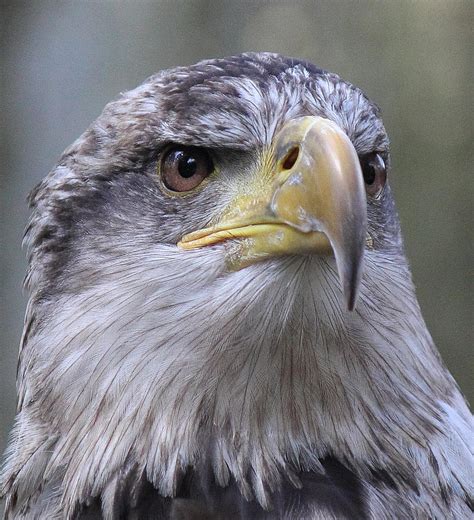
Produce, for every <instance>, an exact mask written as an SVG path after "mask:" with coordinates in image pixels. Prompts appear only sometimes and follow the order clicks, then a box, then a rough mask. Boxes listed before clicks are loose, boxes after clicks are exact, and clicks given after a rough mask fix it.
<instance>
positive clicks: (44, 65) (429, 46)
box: [0, 0, 474, 451]
mask: <svg viewBox="0 0 474 520" xmlns="http://www.w3.org/2000/svg"><path fill="white" fill-rule="evenodd" d="M473 6H474V2H472V1H469V0H467V1H464V2H463V1H448V0H442V1H435V0H431V1H418V2H416V1H413V2H410V1H398V0H392V1H385V2H384V1H367V0H366V1H363V0H359V1H355V0H354V1H336V0H327V1H312V2H304V1H292V2H290V1H288V2H278V1H262V2H256V1H253V2H250V1H235V0H234V1H222V0H221V1H205V0H200V1H184V0H174V1H171V0H170V1H140V0H135V1H128V2H127V1H113V0H108V1H101V2H90V1H81V0H76V1H48V0H41V1H35V0H30V1H27V2H22V1H21V0H16V1H10V2H8V1H7V2H6V3H5V2H2V7H1V13H0V20H1V21H0V24H1V58H2V63H1V88H2V92H1V97H0V103H1V121H2V123H3V124H2V139H1V145H0V146H1V150H0V152H1V161H0V168H1V170H2V171H1V189H0V200H1V221H0V226H1V235H0V237H1V247H0V254H1V259H0V265H1V276H2V278H1V290H2V294H1V325H0V326H1V335H0V356H1V357H0V392H1V396H0V451H3V448H4V446H5V443H6V436H7V432H8V430H9V429H10V427H11V424H12V419H13V415H14V409H15V370H16V357H17V351H18V342H19V339H20V335H21V329H22V320H23V312H24V307H25V303H26V298H25V296H24V295H23V294H22V291H21V284H22V277H23V273H24V270H25V261H24V252H23V251H22V250H21V246H20V244H21V238H22V230H23V227H24V225H25V221H26V219H27V215H28V210H27V207H26V203H25V197H26V195H27V193H28V192H29V191H30V190H31V188H32V187H33V186H34V185H35V184H36V183H37V182H38V181H39V180H40V179H41V178H42V177H43V176H44V175H45V174H46V173H47V172H48V171H49V169H50V168H51V167H52V166H53V165H54V163H55V161H56V160H57V158H58V156H59V155H60V153H61V152H62V150H63V149H64V148H65V147H66V146H68V145H69V144H70V143H71V142H72V141H73V140H74V139H75V138H76V137H78V136H79V135H80V134H81V133H82V132H83V131H84V130H85V128H86V127H87V126H88V125H89V123H90V122H91V121H92V120H93V119H94V118H95V117H96V116H97V115H98V114H99V113H100V111H101V110H102V108H103V106H104V105H105V103H106V102H107V101H109V100H110V99H112V98H114V97H116V96H117V94H118V93H119V92H121V91H124V90H128V89H131V88H133V87H135V86H136V85H137V84H139V83H141V82H142V81H143V80H144V79H145V78H146V77H147V76H149V75H151V74H152V73H154V72H156V71H157V70H159V69H161V68H165V67H171V66H174V65H186V64H191V63H193V62H195V61H197V60H199V59H202V58H209V57H215V56H225V55H230V54H235V53H239V52H242V51H247V50H256V51H257V50H268V51H276V52H280V53H284V54H287V55H291V56H296V57H300V58H305V59H308V60H310V61H312V62H313V63H315V64H317V65H319V66H320V67H323V68H326V69H329V70H332V71H334V72H337V73H339V74H340V75H341V76H342V77H343V78H345V79H347V80H349V81H351V82H352V83H355V84H356V85H358V86H360V87H362V88H363V89H364V90H365V91H366V92H367V94H368V95H369V96H370V97H371V98H372V99H373V100H375V101H376V103H377V104H378V105H379V106H380V107H381V108H382V112H383V114H384V120H385V125H386V127H387V129H388V132H389V135H390V137H391V141H392V155H393V174H392V179H391V182H392V185H393V186H394V189H395V194H396V198H397V201H398V209H399V212H400V216H401V220H402V226H403V230H404V235H405V243H406V249H407V253H408V257H409V259H410V260H411V265H412V268H413V274H414V279H415V283H416V285H417V288H418V297H419V300H420V303H421V306H422V309H423V311H424V316H425V318H426V321H427V323H428V326H429V328H430V330H431V333H432V335H433V337H434V339H435V342H436V344H437V345H438V347H439V349H440V350H441V353H442V356H443V358H444V360H445V362H446V364H447V365H448V367H449V368H450V370H451V371H452V372H453V374H454V376H455V377H456V379H457V380H458V381H459V383H460V385H461V387H462V389H463V391H464V393H465V394H466V396H467V397H468V398H470V399H471V400H472V398H473V397H474V385H473V381H472V373H473V368H474V367H473V353H472V348H471V346H472V325H471V318H472V314H473V313H472V310H473V308H472V298H471V285H470V284H471V281H470V277H469V275H470V273H469V267H470V260H471V252H472V250H471V235H470V224H471V222H472V191H471V177H472V168H471V161H472V148H471V143H472V137H473V136H472V109H473V107H472V76H471V71H472V21H473V16H472V15H473Z"/></svg>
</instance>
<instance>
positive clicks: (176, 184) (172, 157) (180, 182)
mask: <svg viewBox="0 0 474 520" xmlns="http://www.w3.org/2000/svg"><path fill="white" fill-rule="evenodd" d="M213 170H214V165H213V164H212V160H211V157H210V156H209V153H208V152H207V151H206V150H204V149H202V148H197V147H194V146H175V147H173V148H170V149H169V150H168V151H167V152H166V153H165V155H164V156H163V159H162V160H161V168H160V171H161V178H162V180H163V184H164V185H165V186H166V187H167V188H168V189H169V190H171V191H177V192H184V191H190V190H192V189H194V188H196V187H197V186H199V184H201V182H202V181H203V180H204V179H205V178H206V177H207V176H208V175H209V174H210V173H212V171H213Z"/></svg>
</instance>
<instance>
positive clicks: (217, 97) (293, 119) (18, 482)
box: [3, 53, 473, 519]
mask: <svg viewBox="0 0 474 520" xmlns="http://www.w3.org/2000/svg"><path fill="white" fill-rule="evenodd" d="M390 175H391V172H390V154H389V140H388V137H387V134H386V131H385V128H384V126H383V123H382V120H381V115H380V111H379V109H378V108H377V106H376V105H375V104H374V103H373V102H371V101H370V100H369V99H368V97H367V96H366V95H365V94H364V93H363V92H362V91H361V90H360V89H358V88H356V87H354V86H353V85H351V84H350V83H347V82H345V81H343V80H342V79H341V78H340V77H338V76H337V75H336V74H333V73H330V72H327V71H324V70H320V69H318V68H316V67H314V66H313V65H311V64H309V63H307V62H304V61H301V60H297V59H290V58H286V57H283V56H279V55H276V54H270V53H246V54H242V55H239V56H234V57H231V58H225V59H215V60H207V61H202V62H200V63H198V64H196V65H193V66H190V67H178V68H175V69H171V70H165V71H162V72H160V73H158V74H157V75H155V76H152V77H151V78H149V79H148V80H147V81H145V82H144V83H143V84H142V85H141V86H139V87H138V88H136V89H134V90H132V91H130V92H126V93H124V94H122V95H121V96H120V97H119V98H118V99H117V100H115V101H112V102H111V103H109V104H108V105H107V106H106V107H105V109H104V111H103V113H102V114H101V115H100V116H99V118H98V119H97V120H96V121H95V122H94V123H93V124H92V125H91V126H90V128H89V129H88V130H87V131H86V132H85V133H84V134H83V135H82V136H81V137H80V138H79V139H78V140H77V141H76V142H74V143H73V144H72V146H70V147H69V148H68V149H67V150H66V151H65V152H64V154H63V155H62V157H61V158H60V160H59V162H58V164H57V166H56V167H55V168H54V169H53V170H52V172H51V173H50V174H49V175H48V176H47V177H46V178H45V180H44V181H43V182H42V183H41V184H40V185H39V186H38V187H37V188H36V189H35V190H34V192H33V193H32V195H31V198H30V202H31V206H32V208H33V212H32V217H31V220H30V222H29V225H28V228H27V231H26V238H25V241H26V245H27V249H28V257H29V271H28V274H27V278H26V285H27V287H28V289H29V291H30V300H29V305H28V309H27V316H26V324H25V330H24V335H23V339H22V346H21V353H20V364H19V373H18V386H19V411H18V417H17V421H16V425H15V429H14V432H13V436H12V442H11V445H10V448H9V454H8V457H7V462H6V465H5V468H4V471H3V492H4V494H6V496H7V515H10V516H8V518H24V519H26V518H106V519H114V518H137V519H141V518H197V516H193V515H198V514H201V517H204V518H221V517H222V518H256V519H258V518H294V519H296V518H374V519H375V518H377V519H380V518H428V517H429V518H435V517H436V518H448V517H449V515H453V518H464V517H465V516H464V515H467V514H468V513H467V512H468V506H467V503H468V499H467V496H468V494H469V485H471V486H472V474H473V473H472V470H470V469H469V466H470V464H471V463H472V455H470V449H469V446H468V444H469V443H468V438H469V433H468V432H470V431H472V430H471V429H472V426H470V424H471V416H470V414H469V412H468V411H467V408H466V405H465V403H464V401H463V399H462V397H461V395H460V393H459V390H458V388H457V386H456V384H455V383H454V381H453V379H452V377H451V376H450V374H449V373H448V372H447V370H446V369H445V368H444V366H443V365H442V363H441V361H440V358H439V355H438V353H437V351H436V349H435V347H434V346H433V343H432V340H431V338H430V335H429V333H428V331H427V329H426V326H425V324H424V322H423V319H422V317H421V314H420V310H419V306H418V303H417V300H416V297H415V293H414V289H413V285H412V281H411V276H410V271H409V268H408V265H407V262H406V259H405V256H404V252H403V246H402V239H401V234H400V226H399V221H398V218H397V214H396V210H395V206H394V201H393V196H392V192H391V189H390V185H389V182H388V180H389V177H390ZM471 441H472V438H471ZM469 483H470V484H469ZM471 489H472V488H471ZM222 511H223V513H222ZM239 511H240V513H239ZM219 514H221V515H222V514H223V515H224V516H219ZM87 515H92V516H87ZM133 515H135V516H133ZM153 515H155V516H153ZM179 515H181V516H179ZM213 515H214V516H213ZM233 515H234V516H233ZM239 515H240V516H239ZM265 515H268V516H265ZM285 515H286V516H285ZM201 517H200V518H201Z"/></svg>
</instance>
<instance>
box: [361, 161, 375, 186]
mask: <svg viewBox="0 0 474 520" xmlns="http://www.w3.org/2000/svg"><path fill="white" fill-rule="evenodd" d="M363 174H364V181H365V183H366V184H373V183H374V181H375V164H374V163H373V162H372V161H369V162H367V163H366V164H365V166H364V169H363Z"/></svg>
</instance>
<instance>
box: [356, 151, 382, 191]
mask: <svg viewBox="0 0 474 520" xmlns="http://www.w3.org/2000/svg"><path fill="white" fill-rule="evenodd" d="M360 167H361V169H362V175H363V176H364V183H365V191H366V193H367V195H368V196H369V197H371V198H374V199H378V198H379V197H380V195H381V194H382V192H383V189H384V187H385V184H386V182H387V167H386V165H385V161H384V160H383V157H382V155H381V154H380V153H377V152H373V153H368V154H366V155H363V156H361V157H360Z"/></svg>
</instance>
